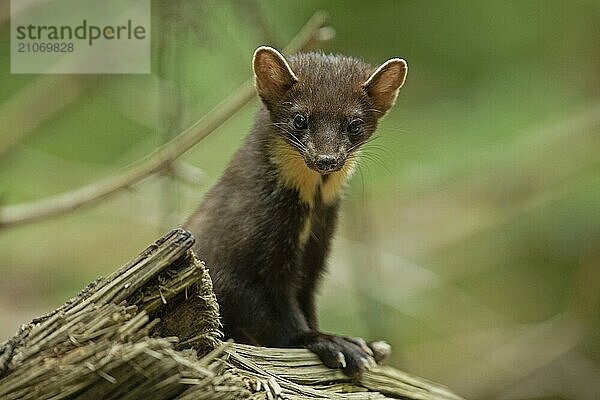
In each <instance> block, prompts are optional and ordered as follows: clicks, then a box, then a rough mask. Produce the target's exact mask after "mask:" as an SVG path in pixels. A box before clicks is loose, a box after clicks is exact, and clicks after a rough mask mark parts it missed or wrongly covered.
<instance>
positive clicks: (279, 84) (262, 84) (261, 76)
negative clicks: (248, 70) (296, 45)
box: [252, 46, 298, 102]
mask: <svg viewBox="0 0 600 400" xmlns="http://www.w3.org/2000/svg"><path fill="white" fill-rule="evenodd" d="M252 65H253V67H254V76H255V77H256V90H257V91H258V94H259V95H260V97H261V98H262V99H263V100H265V101H267V102H269V101H271V100H276V99H277V98H278V97H281V96H282V95H283V94H285V92H286V91H288V90H289V89H290V88H291V87H292V85H293V84H294V83H296V81H298V78H296V75H295V74H294V71H292V69H291V68H290V65H289V64H288V62H287V60H286V59H285V58H284V57H283V56H282V55H281V53H280V52H278V51H277V50H275V49H274V48H272V47H267V46H261V47H259V48H258V49H256V51H255V52H254V59H253V60H252Z"/></svg>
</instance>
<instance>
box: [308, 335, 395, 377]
mask: <svg viewBox="0 0 600 400" xmlns="http://www.w3.org/2000/svg"><path fill="white" fill-rule="evenodd" d="M300 344H302V345H303V346H304V347H306V348H307V349H309V350H311V351H312V352H313V353H315V354H317V355H318V356H319V358H320V359H321V361H322V362H323V364H325V365H326V366H328V367H330V368H342V369H343V371H344V373H345V374H346V375H350V376H353V375H356V374H360V373H362V372H364V371H365V370H368V369H370V368H371V367H373V366H375V364H376V362H379V361H381V360H383V359H384V358H385V357H387V356H388V355H389V353H390V350H391V347H390V346H389V345H388V344H387V343H385V342H383V341H380V342H372V343H366V342H365V341H364V340H363V339H361V338H351V337H345V336H337V335H329V334H326V333H322V332H316V331H312V332H306V333H304V334H302V335H301V337H300Z"/></svg>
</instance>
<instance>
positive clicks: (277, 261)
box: [186, 47, 407, 375]
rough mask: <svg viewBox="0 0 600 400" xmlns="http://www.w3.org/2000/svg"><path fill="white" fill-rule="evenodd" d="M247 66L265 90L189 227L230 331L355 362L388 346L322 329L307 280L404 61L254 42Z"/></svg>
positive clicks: (317, 269) (342, 364)
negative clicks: (377, 61) (284, 50)
mask: <svg viewBox="0 0 600 400" xmlns="http://www.w3.org/2000/svg"><path fill="white" fill-rule="evenodd" d="M253 67H254V75H255V81H256V90H257V92H258V95H259V96H260V99H261V100H262V104H261V107H260V109H259V111H258V114H257V116H256V120H255V122H254V127H253V129H252V131H251V132H250V134H249V135H248V137H247V139H246V141H245V143H244V145H243V146H242V148H241V149H240V150H238V152H237V153H236V154H235V155H234V157H233V159H232V160H231V162H230V163H229V166H228V167H227V169H226V170H225V173H224V174H223V176H222V177H221V179H220V180H219V181H218V183H217V184H216V185H215V186H214V187H213V188H212V189H211V190H210V192H209V193H208V194H207V195H206V197H205V199H204V201H203V202H202V204H201V205H200V207H199V209H198V210H197V211H196V212H195V213H194V214H193V215H192V216H191V217H190V219H189V220H188V222H187V223H186V228H187V229H189V230H190V231H191V232H192V233H193V234H194V235H195V236H196V238H197V245H196V248H195V250H196V251H197V254H198V256H199V258H200V259H201V260H203V261H205V263H206V265H207V266H208V268H209V273H210V276H211V278H212V280H213V285H214V290H215V294H216V296H217V300H218V302H219V305H220V309H221V316H222V323H223V329H224V333H225V336H226V337H227V338H232V339H234V340H235V341H238V342H242V343H249V344H255V345H262V346H273V347H306V348H308V349H310V350H312V351H313V352H314V353H316V354H317V355H318V356H319V358H320V359H321V360H322V361H323V363H324V364H326V365H327V366H329V367H332V368H342V369H343V370H344V372H345V373H346V374H348V375H354V374H356V373H360V372H362V371H363V370H364V369H365V368H369V367H370V366H371V365H373V364H374V361H379V360H381V359H382V358H383V357H385V356H386V355H387V353H389V346H388V345H387V344H385V342H373V343H368V344H367V343H366V342H365V341H364V340H362V339H359V338H349V337H342V336H335V335H330V334H326V333H322V332H320V331H319V329H318V324H317V315H316V311H315V290H316V288H317V286H318V285H319V281H320V277H321V275H322V274H323V272H324V269H325V263H326V257H327V253H328V250H329V246H330V243H331V238H332V236H333V233H334V230H335V226H336V220H337V217H338V210H339V204H340V196H341V194H342V192H343V190H344V186H345V185H346V183H347V182H348V179H349V178H350V176H351V175H352V172H353V170H354V168H355V166H356V163H357V162H358V158H359V156H360V148H361V145H362V144H364V143H365V142H366V141H367V140H368V139H369V138H370V137H371V135H373V132H374V131H375V128H376V127H377V122H378V121H379V119H380V118H381V117H382V116H383V115H384V114H385V113H386V112H387V111H388V110H389V108H390V107H392V105H393V104H394V102H395V101H396V97H397V95H398V91H399V89H400V87H401V86H402V85H403V84H404V80H405V78H406V73H407V65H406V62H405V61H404V60H402V59H400V58H392V59H390V60H388V61H386V62H385V63H383V64H382V65H381V66H379V67H378V68H373V67H371V66H370V65H368V64H366V63H365V62H363V61H361V60H359V59H356V58H352V57H346V56H341V55H325V54H322V53H316V52H315V53H305V54H297V55H294V56H290V57H289V58H288V59H286V58H284V57H283V56H282V55H281V54H280V53H279V52H278V51H277V50H275V49H273V48H270V47H259V48H258V49H257V50H256V52H255V53H254V58H253Z"/></svg>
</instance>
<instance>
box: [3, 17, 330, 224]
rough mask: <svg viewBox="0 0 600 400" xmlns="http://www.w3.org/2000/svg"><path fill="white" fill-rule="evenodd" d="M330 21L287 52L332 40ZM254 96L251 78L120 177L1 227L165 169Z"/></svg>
mask: <svg viewBox="0 0 600 400" xmlns="http://www.w3.org/2000/svg"><path fill="white" fill-rule="evenodd" d="M327 20H328V15H327V13H325V12H322V11H319V12H317V13H315V14H314V15H313V16H312V17H311V18H310V19H309V20H308V22H307V23H306V24H305V25H304V27H303V28H302V29H301V30H300V31H299V32H298V34H297V35H296V36H295V37H294V38H293V39H292V40H291V41H290V43H289V44H288V45H287V46H286V47H285V49H284V52H286V53H294V52H297V51H300V50H302V49H305V48H307V47H308V46H310V45H311V44H313V43H315V42H320V41H322V40H324V39H328V38H330V35H329V33H330V31H331V30H330V29H327V28H325V24H326V23H327ZM322 29H327V30H326V33H328V34H325V35H324V34H322V32H321V30H322ZM254 93H255V92H254V85H253V79H249V80H247V81H246V82H244V83H243V84H242V85H241V86H240V87H239V88H238V89H237V90H236V91H235V92H234V93H233V94H232V95H231V96H229V97H228V98H226V99H225V100H224V101H222V102H221V103H220V104H218V105H217V106H216V107H215V108H213V109H212V110H211V111H210V112H209V113H208V114H206V115H205V116H203V117H202V118H201V119H200V120H198V121H197V122H196V123H194V124H193V125H192V126H190V127H189V128H187V129H186V130H184V131H183V132H181V133H180V134H179V135H177V136H176V137H175V138H173V140H171V141H169V142H168V143H166V144H164V145H163V146H161V147H159V148H157V149H156V150H154V151H153V152H152V153H150V154H148V155H147V156H145V157H143V158H141V159H140V160H138V161H136V162H134V163H132V164H130V165H129V166H127V167H125V169H124V170H123V171H122V172H121V173H120V174H117V175H114V176H110V177H107V178H104V179H101V180H99V181H97V182H94V183H91V184H89V185H86V186H83V187H80V188H78V189H75V190H72V191H68V192H65V193H62V194H59V195H55V196H50V197H47V198H43V199H40V200H36V201H33V202H28V203H23V204H16V205H11V206H6V207H3V208H1V209H0V228H7V227H10V226H16V225H22V224H25V223H29V222H34V221H38V220H41V219H44V218H48V217H51V216H56V215H60V214H64V213H66V212H69V211H73V210H76V209H78V208H80V207H82V206H86V205H89V204H92V203H94V202H96V201H98V200H101V199H103V198H105V197H107V196H109V195H111V194H113V193H115V192H117V191H119V190H121V189H123V188H126V187H129V186H131V185H133V184H135V183H137V182H139V181H141V180H142V179H144V178H146V177H148V176H150V175H152V174H155V173H157V172H159V171H161V170H164V169H166V168H167V167H168V166H169V165H170V164H171V163H172V162H173V161H174V160H176V159H177V158H178V157H180V156H181V155H182V154H184V153H185V152H186V151H187V150H189V149H190V148H191V147H193V146H194V145H195V144H197V143H198V142H200V141H201V140H202V139H204V138H205V137H206V136H208V135H209V134H210V133H211V132H213V131H214V130H215V129H217V128H218V127H219V126H220V125H222V124H223V123H224V122H225V121H227V119H229V118H230V117H231V116H232V115H234V114H235V113H236V112H237V111H238V110H240V109H241V108H242V107H243V106H244V105H245V104H247V103H248V102H249V101H250V100H252V99H253V98H254Z"/></svg>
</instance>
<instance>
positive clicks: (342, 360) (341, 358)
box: [335, 351, 346, 368]
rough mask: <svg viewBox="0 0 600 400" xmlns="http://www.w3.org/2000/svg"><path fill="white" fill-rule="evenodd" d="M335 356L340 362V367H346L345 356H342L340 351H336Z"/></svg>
mask: <svg viewBox="0 0 600 400" xmlns="http://www.w3.org/2000/svg"><path fill="white" fill-rule="evenodd" d="M335 358H336V360H337V361H338V362H339V363H340V366H341V367H342V368H346V357H344V353H342V352H341V351H340V352H338V353H337V354H336V356H335Z"/></svg>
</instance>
